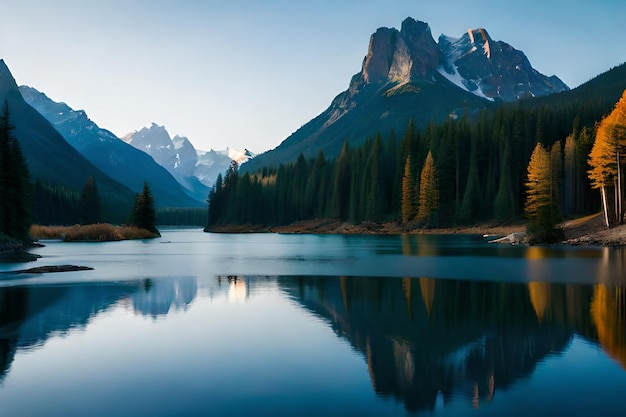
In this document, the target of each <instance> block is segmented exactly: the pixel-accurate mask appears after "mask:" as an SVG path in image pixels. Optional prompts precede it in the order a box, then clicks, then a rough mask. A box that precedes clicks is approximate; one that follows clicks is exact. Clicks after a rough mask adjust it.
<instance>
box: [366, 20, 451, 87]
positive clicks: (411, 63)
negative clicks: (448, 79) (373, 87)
mask: <svg viewBox="0 0 626 417" xmlns="http://www.w3.org/2000/svg"><path fill="white" fill-rule="evenodd" d="M439 58H440V53H439V47H438V46H437V43H436V42H435V40H434V39H433V37H432V34H431V32H430V27H429V26H428V24H426V23H424V22H419V21H416V20H413V19H410V18H409V19H406V20H405V21H404V22H402V28H401V30H400V31H398V30H396V29H390V28H380V29H378V30H377V31H376V33H374V34H373V35H372V36H371V38H370V44H369V48H368V51H367V56H366V57H365V59H364V60H363V68H362V70H361V76H362V81H363V82H364V83H367V84H376V83H381V82H386V81H397V82H407V81H409V80H410V79H411V77H422V78H426V77H428V76H430V75H431V74H432V72H433V70H435V69H436V68H437V66H438V65H439ZM356 81H357V82H358V81H359V80H358V79H357V80H356Z"/></svg>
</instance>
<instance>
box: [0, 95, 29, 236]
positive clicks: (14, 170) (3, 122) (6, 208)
mask: <svg viewBox="0 0 626 417" xmlns="http://www.w3.org/2000/svg"><path fill="white" fill-rule="evenodd" d="M14 129H15V127H14V126H13V125H12V124H11V121H10V113H9V105H8V103H7V102H6V101H5V102H4V107H3V110H2V115H0V235H4V236H6V237H9V238H13V239H27V238H28V231H29V229H30V221H31V213H30V212H31V210H30V207H31V202H30V193H29V191H30V175H29V172H28V166H27V165H26V160H25V159H24V155H23V154H22V148H21V147H20V144H19V142H18V140H17V138H16V137H15V136H14V135H13V130H14Z"/></svg>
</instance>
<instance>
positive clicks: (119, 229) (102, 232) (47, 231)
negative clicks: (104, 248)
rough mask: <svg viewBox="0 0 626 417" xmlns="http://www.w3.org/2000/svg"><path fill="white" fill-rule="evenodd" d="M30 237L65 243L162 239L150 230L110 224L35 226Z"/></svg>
mask: <svg viewBox="0 0 626 417" xmlns="http://www.w3.org/2000/svg"><path fill="white" fill-rule="evenodd" d="M30 235H31V237H32V238H33V239H35V240H41V239H61V240H64V241H65V242H85V241H87V242H105V241H118V240H130V239H152V238H155V237H160V234H158V233H156V234H155V233H152V232H150V231H149V230H145V229H139V228H137V227H132V226H113V225H112V224H109V223H100V224H89V225H84V226H81V225H74V226H41V225H33V226H31V228H30Z"/></svg>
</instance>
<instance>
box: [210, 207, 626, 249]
mask: <svg viewBox="0 0 626 417" xmlns="http://www.w3.org/2000/svg"><path fill="white" fill-rule="evenodd" d="M562 227H563V229H564V232H565V240H564V241H563V242H562V243H564V244H568V245H586V246H609V247H617V246H626V225H623V226H618V227H615V228H612V229H607V228H606V227H605V226H604V223H603V222H602V217H601V215H600V213H597V214H594V215H591V216H587V217H583V218H580V219H576V220H568V221H566V222H564V223H563V224H562ZM204 231H205V232H210V233H294V234H304V233H314V234H346V235H347V234H403V233H406V234H477V235H483V236H485V235H486V236H493V237H498V236H499V237H505V239H502V242H501V243H521V242H523V239H522V238H521V236H522V235H523V234H524V233H525V231H526V224H525V223H523V222H516V223H511V224H501V223H485V224H480V225H474V226H464V227H451V228H442V229H423V228H410V227H407V226H406V225H402V224H400V223H373V222H364V223H360V224H356V225H355V224H351V223H344V222H341V221H338V220H334V219H321V220H306V221H300V222H295V223H292V224H290V225H286V226H274V227H268V226H263V225H250V224H248V225H219V226H213V227H210V228H206V229H205V230H204ZM508 236H512V237H513V238H514V239H512V240H511V239H508V240H507V239H506V237H508ZM513 240H514V241H513Z"/></svg>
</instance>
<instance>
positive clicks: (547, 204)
mask: <svg viewBox="0 0 626 417" xmlns="http://www.w3.org/2000/svg"><path fill="white" fill-rule="evenodd" d="M603 88H605V90H606V88H607V87H606V86H604V87H603ZM590 89H593V80H592V82H590V83H588V84H586V85H585V86H583V87H582V88H581V89H577V90H573V91H571V92H569V93H568V95H566V96H563V95H555V96H551V97H546V98H542V99H541V100H528V101H521V102H518V103H515V104H508V105H502V106H500V107H498V108H497V109H485V110H483V111H481V112H475V113H468V114H465V115H464V116H462V117H458V118H452V117H450V118H448V119H447V120H445V121H444V122H443V123H430V124H428V125H427V126H426V127H425V128H423V129H418V128H416V127H415V126H414V124H413V120H412V119H411V120H408V121H407V127H406V130H405V131H404V132H400V133H399V134H398V133H397V132H395V131H393V130H392V131H390V132H387V133H385V134H383V133H377V134H376V135H374V136H373V137H370V138H367V140H366V141H365V142H364V144H363V145H362V146H359V147H355V148H352V147H350V144H349V143H347V142H345V143H344V145H343V148H342V150H341V152H340V154H339V155H338V157H337V158H334V159H330V158H327V157H326V156H325V155H324V154H323V153H322V152H321V151H320V152H319V153H318V155H317V157H316V158H314V159H307V158H305V157H304V156H303V155H300V157H299V158H298V159H297V160H296V161H295V162H292V163H287V164H281V165H279V166H275V167H264V168H262V169H260V170H258V171H256V172H247V171H242V172H240V171H239V170H238V167H237V166H236V164H233V165H232V166H231V167H230V169H229V170H228V171H227V172H226V173H225V175H224V176H221V175H220V176H219V177H218V179H217V181H216V184H215V186H214V187H213V189H212V190H211V192H210V194H209V199H208V202H209V212H208V223H209V227H211V226H213V225H219V224H264V225H284V224H289V223H292V222H295V221H301V220H310V219H322V218H336V219H340V220H342V221H346V222H352V223H361V222H401V223H404V224H406V225H407V227H408V228H411V227H450V226H454V225H465V224H474V223H476V222H484V221H491V220H497V221H500V222H509V221H514V220H519V219H522V218H528V219H530V220H531V222H530V223H531V224H530V225H529V226H531V228H532V226H533V225H534V226H536V227H538V229H546V230H550V229H551V228H553V226H554V225H555V224H556V223H557V222H558V221H560V220H561V219H563V218H571V217H575V216H580V215H584V214H588V213H592V212H595V211H598V210H599V209H600V208H601V203H602V202H606V201H608V202H609V203H611V202H615V201H619V198H618V197H620V196H621V195H622V194H624V192H623V191H624V185H623V180H621V178H622V177H621V176H620V175H622V170H621V168H620V169H617V168H616V167H623V166H624V163H623V162H622V161H620V159H619V156H620V155H622V159H624V157H623V150H624V149H626V137H624V133H623V132H625V131H626V129H624V127H625V126H626V118H624V119H620V120H617V121H616V118H617V117H618V116H615V117H613V119H611V120H612V121H611V123H610V127H609V128H603V127H602V126H603V125H605V124H607V123H609V122H605V121H606V120H607V119H608V118H609V114H613V113H616V112H617V109H618V108H620V106H619V105H618V106H616V101H617V98H615V94H614V92H612V93H610V94H609V93H606V91H605V90H601V89H596V90H595V91H596V93H597V94H596V95H589V94H585V91H587V90H590ZM581 90H582V91H581ZM599 91H602V92H601V93H598V92H599ZM620 93H621V90H620ZM598 94H599V95H598ZM581 95H582V96H584V97H585V99H580V96H581ZM564 97H566V98H567V100H566V99H564ZM617 97H619V96H617ZM622 101H624V102H625V103H624V106H625V107H626V99H622ZM622 101H620V103H621V102H622ZM603 129H604V130H603ZM620 129H622V130H620ZM603 132H606V133H603ZM602 135H603V136H602ZM620 135H621V136H620ZM597 136H598V137H600V136H602V137H603V138H605V137H607V138H608V137H611V138H613V139H612V140H613V142H611V143H613V145H612V146H613V147H612V148H610V149H608V151H605V152H604V154H605V155H606V154H607V153H608V155H609V156H608V157H605V159H607V158H608V162H606V163H604V165H602V166H601V167H599V168H593V169H594V170H595V171H596V172H602V174H597V175H596V177H598V176H600V177H601V180H600V181H598V180H597V179H596V177H594V176H593V175H591V176H590V172H592V171H591V170H592V165H590V161H592V159H593V158H591V159H590V154H591V151H592V148H593V147H594V143H597V140H596V137H597ZM618 136H619V137H620V138H621V137H624V139H616V137H618ZM599 142H601V143H605V142H607V140H605V139H602V140H601V141H599ZM618 143H619V144H618ZM611 152H613V153H612V154H611ZM611 155H613V159H611ZM615 155H617V160H615ZM531 156H533V158H531ZM531 159H532V161H533V163H531ZM607 167H609V168H610V169H612V171H611V172H608V171H607V169H608V168H607ZM610 169H609V170H610ZM618 177H619V179H620V181H621V182H619V183H618V182H617V179H618ZM613 178H615V180H614V179H613ZM616 184H618V185H616ZM607 187H609V188H610V189H611V190H617V191H620V190H621V194H619V193H618V192H613V191H611V192H610V194H611V196H614V195H615V196H617V197H615V198H609V199H608V200H607V198H605V199H604V200H602V199H601V194H602V195H607ZM618 194H619V195H618ZM603 204H604V206H606V204H607V203H603ZM606 211H607V210H605V212H606ZM612 213H613V215H611V216H609V217H610V219H615V220H613V223H612V224H615V223H617V222H618V221H617V219H619V220H623V218H624V215H623V214H624V209H623V207H621V206H620V207H619V208H616V209H614V210H613V211H612ZM533 221H534V223H533ZM607 224H608V223H607ZM555 239H558V233H557V234H556V235H554V234H552V235H550V233H548V235H546V236H542V237H541V238H540V239H539V240H555Z"/></svg>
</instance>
